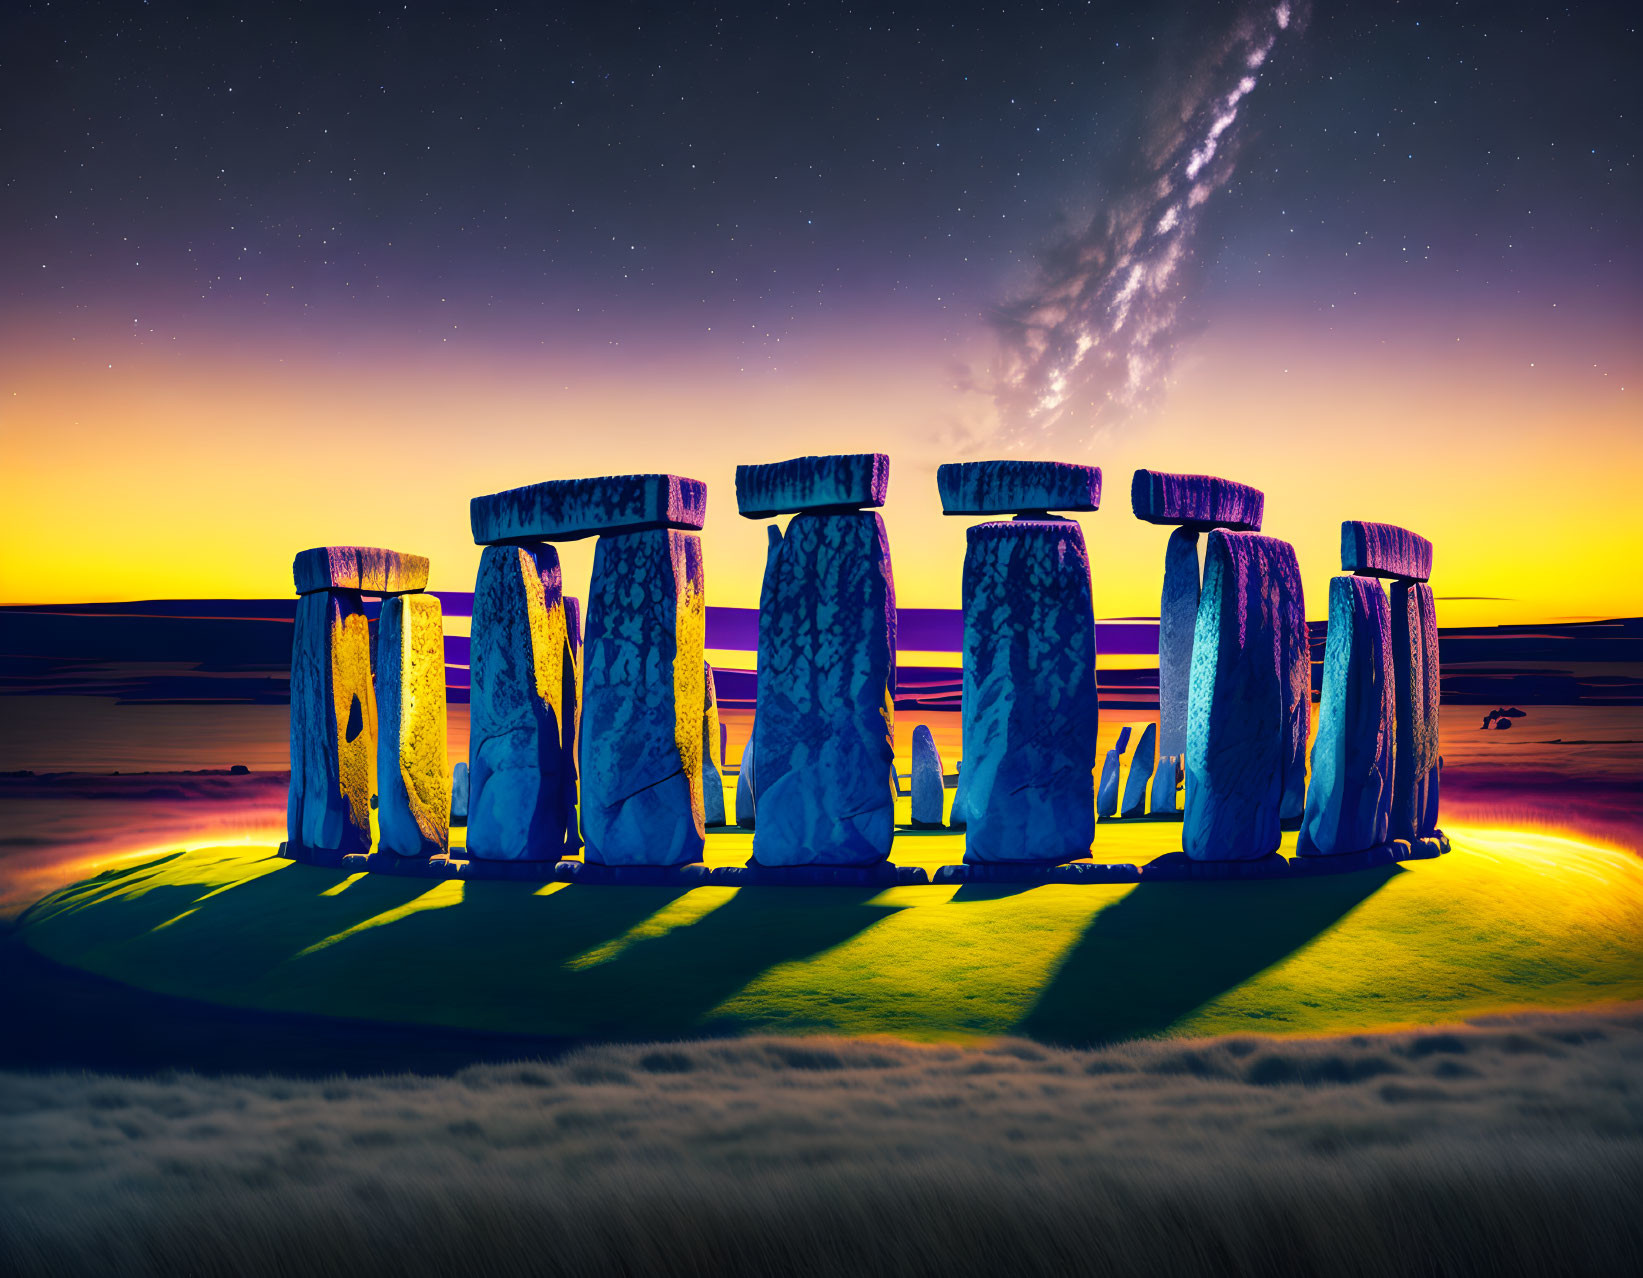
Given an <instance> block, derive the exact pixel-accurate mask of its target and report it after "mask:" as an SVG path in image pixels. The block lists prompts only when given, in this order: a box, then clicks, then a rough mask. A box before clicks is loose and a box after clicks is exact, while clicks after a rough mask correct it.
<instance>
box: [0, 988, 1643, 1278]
mask: <svg viewBox="0 0 1643 1278" xmlns="http://www.w3.org/2000/svg"><path fill="white" fill-rule="evenodd" d="M1640 1074H1643V1010H1640V1009H1638V1008H1636V1007H1634V1008H1632V1009H1630V1010H1626V1011H1619V1010H1617V1011H1614V1012H1610V1013H1607V1014H1602V1015H1597V1014H1591V1013H1576V1014H1568V1015H1563V1016H1547V1015H1536V1016H1531V1017H1526V1018H1517V1019H1514V1020H1512V1021H1511V1022H1509V1023H1506V1024H1494V1025H1487V1026H1476V1027H1471V1028H1464V1029H1458V1030H1446V1031H1443V1032H1404V1033H1400V1034H1393V1035H1385V1036H1354V1037H1348V1038H1344V1039H1342V1038H1332V1039H1323V1040H1317V1039H1297V1038H1287V1039H1273V1038H1266V1037H1260V1036H1251V1035H1241V1036H1237V1037H1233V1038H1223V1039H1217V1040H1208V1041H1206V1040H1192V1041H1187V1042H1179V1041H1172V1042H1139V1043H1130V1044H1125V1045H1122V1046H1118V1047H1112V1048H1107V1049H1104V1050H1100V1051H1070V1050H1064V1049H1056V1048H1049V1047H1044V1046H1041V1045H1037V1044H1033V1043H1030V1042H1026V1041H1023V1040H1018V1039H1011V1040H1004V1041H1000V1042H997V1043H994V1044H992V1045H991V1046H990V1047H988V1048H986V1049H977V1048H958V1047H953V1046H935V1047H919V1046H915V1045H912V1044H906V1043H866V1042H862V1041H860V1040H837V1039H832V1040H830V1039H805V1040H795V1039H790V1038H769V1037H765V1038H754V1039H742V1040H718V1041H713V1042H700V1041H697V1042H689V1043H676V1044H668V1045H651V1046H623V1045H605V1046H600V1047H591V1048H585V1049H582V1050H580V1051H576V1052H573V1053H570V1054H569V1055H566V1056H563V1057H561V1058H559V1059H556V1060H551V1061H542V1060H533V1061H520V1062H516V1063H513V1064H509V1065H486V1066H477V1067H473V1068H469V1069H465V1070H462V1071H460V1072H458V1073H456V1074H455V1075H454V1076H449V1075H447V1076H444V1077H431V1076H424V1075H410V1074H397V1075H396V1074H389V1075H379V1076H375V1077H364V1078H345V1077H339V1076H332V1077H329V1078H318V1079H300V1078H289V1077H278V1076H270V1077H260V1078H259V1077H246V1076H238V1077H236V1076H226V1077H222V1076H219V1077H203V1076H200V1075H197V1074H191V1073H169V1074H165V1075H161V1076H158V1077H146V1078H145V1077H136V1078H134V1077H130V1076H119V1075H109V1074H86V1073H83V1072H74V1073H45V1074H41V1073H6V1074H0V1269H3V1270H4V1271H5V1272H7V1273H14V1274H18V1275H28V1276H30V1278H33V1276H35V1275H39V1276H41V1278H44V1276H45V1275H55V1274H65V1273H68V1274H87V1275H108V1274H120V1275H166V1276H168V1278H169V1276H170V1275H177V1274H191V1275H199V1276H215V1275H225V1276H227V1275H233V1276H235V1278H260V1276H261V1275H279V1274H293V1273H301V1274H318V1275H338V1276H339V1278H341V1276H344V1275H346V1276H347V1278H361V1276H362V1275H363V1276H375V1275H395V1276H396V1278H405V1276H410V1278H420V1276H421V1275H435V1274H451V1273H471V1274H484V1275H491V1276H494V1278H504V1276H511V1275H527V1274H529V1275H567V1276H568V1275H576V1276H578V1278H595V1276H602V1275H637V1274H680V1275H701V1276H703V1278H706V1276H708V1275H712V1276H713V1278H744V1276H747V1278H751V1276H753V1275H760V1276H763V1275H774V1274H783V1275H789V1274H791V1275H803V1276H811V1275H814V1276H816V1278H821V1276H824V1275H825V1276H829V1278H831V1276H833V1275H838V1276H840V1278H843V1276H845V1275H848V1276H849V1278H878V1276H880V1275H885V1276H888V1275H898V1276H920V1278H922V1276H926V1275H928V1276H929V1278H983V1276H985V1278H994V1276H995V1275H999V1274H1011V1275H1031V1276H1036V1275H1044V1276H1046V1278H1049V1276H1051V1275H1053V1276H1054V1278H1064V1276H1065V1275H1067V1274H1094V1275H1104V1274H1113V1275H1120V1274H1121V1275H1131V1274H1136V1275H1139V1274H1170V1275H1181V1276H1185V1278H1197V1276H1198V1275H1204V1276H1206V1278H1207V1276H1209V1275H1223V1274H1247V1275H1252V1276H1253V1275H1261V1276H1262V1278H1291V1276H1293V1278H1301V1276H1302V1275H1314V1274H1322V1273H1328V1274H1342V1275H1362V1276H1364V1278H1371V1276H1374V1278H1381V1276H1385V1278H1392V1276H1394V1275H1396V1276H1398V1278H1403V1276H1405V1275H1440V1274H1441V1275H1446V1276H1454V1278H1461V1276H1465V1275H1480V1276H1481V1275H1496V1274H1565V1275H1587V1274H1590V1275H1612V1274H1620V1273H1625V1272H1630V1271H1632V1269H1634V1268H1635V1263H1636V1259H1637V1256H1638V1255H1639V1254H1640V1252H1643V1217H1640V1215H1639V1213H1638V1211H1637V1203H1638V1197H1639V1194H1640V1192H1643V1105H1640V1102H1639V1097H1640V1095H1643V1090H1640V1088H1639V1077H1640Z"/></svg>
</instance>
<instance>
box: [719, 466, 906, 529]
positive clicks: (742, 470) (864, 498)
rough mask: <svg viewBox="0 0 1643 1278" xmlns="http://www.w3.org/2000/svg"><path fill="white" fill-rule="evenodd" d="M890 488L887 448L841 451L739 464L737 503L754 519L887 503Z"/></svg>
mask: <svg viewBox="0 0 1643 1278" xmlns="http://www.w3.org/2000/svg"><path fill="white" fill-rule="evenodd" d="M889 490H890V459H889V457H887V456H886V455H885V454H883V453H835V454H833V455H831V456H826V457H795V458H793V459H792V460H790V461H783V462H768V463H766V464H764V465H761V466H738V467H736V508H737V509H738V510H739V511H741V513H742V515H743V516H744V517H746V518H748V519H769V518H771V517H772V516H773V515H785V514H795V513H799V512H802V511H825V510H833V511H836V510H859V509H861V508H862V507H864V506H882V505H884V499H885V496H886V495H887V494H888V492H889Z"/></svg>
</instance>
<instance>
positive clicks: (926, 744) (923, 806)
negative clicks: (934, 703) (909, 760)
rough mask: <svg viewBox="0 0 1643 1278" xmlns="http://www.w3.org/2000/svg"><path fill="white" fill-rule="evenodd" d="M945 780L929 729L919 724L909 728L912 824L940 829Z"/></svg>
mask: <svg viewBox="0 0 1643 1278" xmlns="http://www.w3.org/2000/svg"><path fill="white" fill-rule="evenodd" d="M945 785H946V783H945V781H944V779H943V776H942V771H941V751H939V750H937V749H936V739H935V737H934V736H933V735H932V734H931V732H930V729H929V728H928V727H926V726H925V725H924V724H922V723H921V724H919V725H918V727H916V728H914V729H913V824H914V825H915V826H918V827H919V828H920V829H925V830H935V829H940V828H941V825H942V818H943V817H944V816H945V813H944V812H943V811H942V804H943V799H944V798H945V795H944V789H945Z"/></svg>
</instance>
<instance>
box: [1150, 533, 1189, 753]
mask: <svg viewBox="0 0 1643 1278" xmlns="http://www.w3.org/2000/svg"><path fill="white" fill-rule="evenodd" d="M1198 591H1199V582H1198V533H1197V532H1196V530H1194V529H1191V528H1177V529H1175V530H1174V531H1172V532H1171V533H1170V535H1169V541H1168V542H1167V543H1166V544H1165V546H1164V593H1163V597H1162V598H1161V599H1160V600H1159V603H1158V748H1159V750H1160V751H1162V752H1163V753H1164V754H1180V753H1181V752H1182V751H1183V750H1185V749H1186V745H1187V696H1188V692H1189V690H1190V688H1191V685H1192V633H1193V629H1194V628H1195V627H1196V626H1197V624H1198Z"/></svg>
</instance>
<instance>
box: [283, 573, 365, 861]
mask: <svg viewBox="0 0 1643 1278" xmlns="http://www.w3.org/2000/svg"><path fill="white" fill-rule="evenodd" d="M310 553H311V552H310ZM298 562H299V564H300V563H301V559H300V557H299V561H298ZM298 583H299V585H300V584H302V577H301V574H300V572H299V574H298ZM376 752H377V712H376V697H375V694H374V691H373V688H372V681H371V636H370V630H369V627H368V626H367V624H366V619H365V607H364V604H363V602H362V600H361V599H360V596H359V592H358V591H355V590H327V589H321V590H318V591H314V592H311V593H307V594H304V595H303V596H302V597H301V598H300V599H298V600H297V612H296V621H295V625H294V626H293V627H292V635H291V785H290V789H289V791H288V794H287V800H286V838H287V839H288V840H289V841H290V842H291V843H292V844H294V845H297V846H299V847H306V848H314V849H319V850H323V851H328V852H338V853H349V852H369V851H370V850H371V803H372V800H373V799H374V798H375V797H376Z"/></svg>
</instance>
